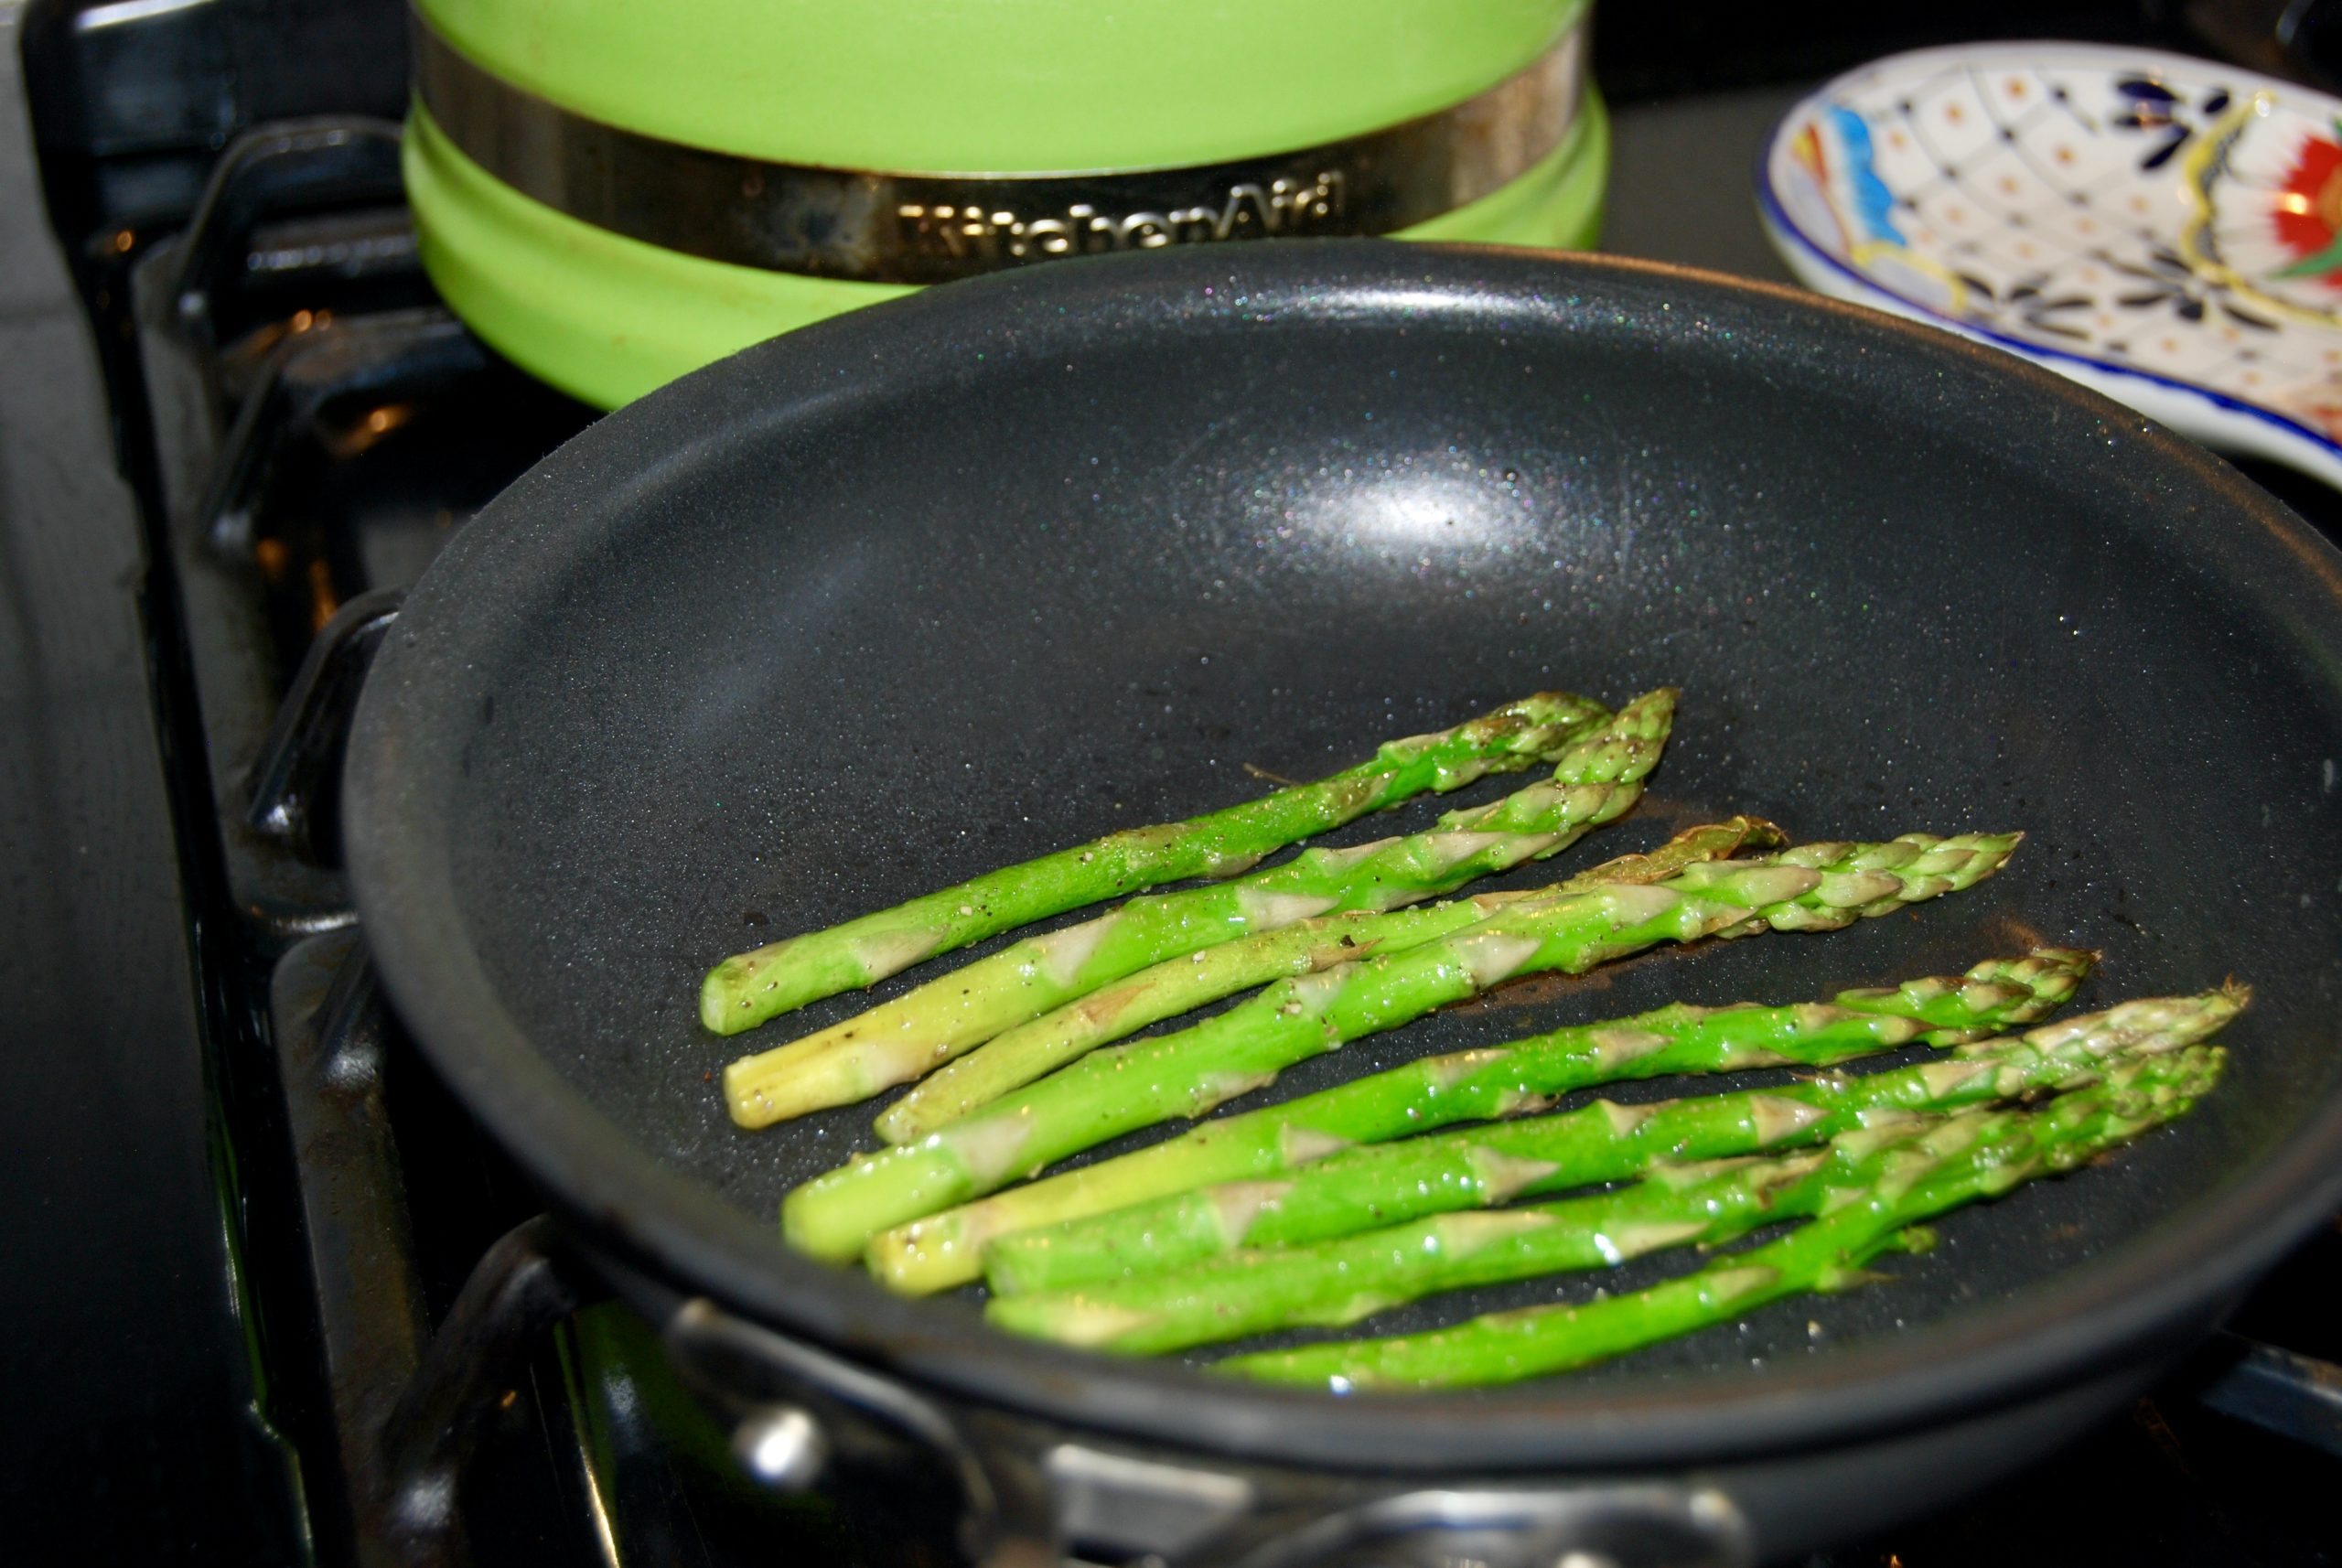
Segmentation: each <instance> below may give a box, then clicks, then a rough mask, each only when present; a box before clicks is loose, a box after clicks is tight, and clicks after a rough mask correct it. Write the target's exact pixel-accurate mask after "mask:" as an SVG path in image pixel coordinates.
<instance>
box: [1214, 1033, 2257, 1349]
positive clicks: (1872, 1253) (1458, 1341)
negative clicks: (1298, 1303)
mask: <svg viewBox="0 0 2342 1568" xmlns="http://www.w3.org/2000/svg"><path fill="white" fill-rule="evenodd" d="M2225 1056H2226V1053H2224V1052H2223V1051H2221V1050H2220V1049H2219V1048H2218V1047H2200V1048H2197V1049H2194V1050H2189V1051H2186V1052H2183V1053H2181V1054H2179V1055H2178V1056H2177V1057H2175V1058H2169V1059H2165V1060H2156V1059H2154V1058H2145V1059H2137V1060H2130V1061H2126V1062H2124V1063H2123V1064H2122V1065H2121V1066H2118V1067H2116V1068H2114V1069H2111V1070H2110V1071H2109V1072H2108V1074H2107V1076H2106V1080H2105V1081H2104V1083H2102V1084H2100V1085H2099V1086H2098V1087H2095V1088H2090V1089H2085V1090H2079V1091H2077V1092H2075V1093H2072V1094H2068V1095H2066V1096H2064V1097H2062V1098H2060V1099H2058V1100H2056V1101H2051V1102H2050V1104H2049V1105H2048V1106H2047V1108H2046V1109H2044V1110H2041V1111H2038V1112H2033V1113H2031V1114H2029V1115H2028V1114H2025V1113H2024V1112H1981V1113H1976V1114H1972V1115H1969V1116H1962V1117H1959V1118H1956V1119H1955V1120H1953V1121H1952V1122H1949V1123H1947V1124H1945V1125H1944V1126H1942V1127H1940V1128H1938V1129H1937V1130H1935V1131H1934V1132H1932V1133H1928V1134H1927V1135H1926V1136H1924V1137H1922V1138H1921V1139H1919V1140H1918V1143H1917V1144H1913V1145H1910V1146H1907V1147H1901V1148H1896V1149H1892V1150H1889V1151H1886V1152H1885V1153H1884V1154H1882V1155H1879V1156H1878V1158H1877V1160H1876V1162H1875V1166H1876V1168H1875V1171H1874V1172H1873V1173H1871V1176H1872V1179H1871V1180H1870V1181H1869V1183H1868V1184H1867V1185H1866V1186H1864V1187H1861V1188H1859V1189H1856V1190H1850V1191H1846V1192H1844V1193H1843V1194H1842V1201H1841V1203H1840V1204H1839V1206H1837V1207H1833V1208H1830V1210H1829V1212H1827V1213H1825V1214H1824V1215H1823V1216H1822V1217H1821V1218H1820V1219H1814V1220H1811V1221H1810V1222H1808V1223H1807V1224H1805V1225H1802V1226H1799V1228H1798V1229H1797V1230H1793V1231H1791V1232H1790V1233H1789V1234H1788V1235H1787V1236H1784V1237H1782V1238H1781V1239H1780V1240H1776V1241H1771V1242H1767V1244H1765V1245H1764V1246H1761V1247H1755V1248H1751V1249H1750V1250H1748V1251H1745V1252H1738V1253H1734V1254H1731V1255H1728V1256H1725V1257H1722V1258H1718V1259H1716V1260H1715V1261H1714V1262H1711V1263H1709V1264H1708V1265H1707V1266H1706V1267H1705V1268H1703V1269H1700V1270H1698V1271H1697V1272H1696V1273H1691V1274H1687V1275H1684V1276H1681V1277H1680V1278H1677V1279H1672V1280H1669V1281H1667V1282H1666V1283H1662V1284H1658V1285H1653V1286H1651V1287H1649V1289H1647V1290H1639V1291H1632V1292H1628V1293H1627V1294H1620V1295H1614V1296H1608V1297H1605V1298H1599V1299H1595V1300H1593V1301H1586V1302H1580V1303H1574V1304H1570V1305H1557V1306H1538V1307H1530V1308H1528V1309H1526V1310H1523V1311H1518V1312H1504V1313H1496V1314H1492V1315H1490V1316H1486V1317H1479V1318H1475V1319H1473V1320H1471V1321H1470V1322H1467V1323H1463V1324H1459V1325H1457V1326H1455V1327H1453V1328H1444V1329H1435V1330H1433V1331H1432V1332H1429V1333H1424V1334H1412V1335H1405V1336H1402V1337H1396V1338H1389V1339H1370V1340H1364V1341H1357V1342H1351V1343H1347V1344H1345V1343H1340V1342H1335V1343H1328V1344H1322V1345H1311V1346H1305V1347H1304V1348H1300V1349H1296V1350H1284V1351H1273V1352H1268V1353H1263V1354H1257V1355H1251V1356H1239V1357H1234V1358H1231V1359H1228V1360H1225V1361H1221V1362H1219V1364H1218V1365H1217V1366H1216V1367H1214V1370H1215V1371H1221V1372H1229V1373H1232V1374H1234V1375H1236V1376H1239V1377H1247V1378H1254V1379H1259V1380H1265V1381H1272V1382H1281V1383H1300V1384H1308V1385H1313V1386H1316V1387H1319V1388H1325V1389H1329V1390H1331V1391H1335V1392H1337V1393H1348V1392H1351V1391H1355V1390H1358V1389H1406V1388H1414V1389H1423V1388H1453V1387H1461V1386H1467V1385H1474V1384H1486V1383H1498V1382H1511V1381H1515V1380H1520V1379H1522V1378H1531V1377H1537V1376H1540V1375H1542V1374H1544V1373H1549V1372H1558V1371H1564V1370H1567V1369H1571V1368H1574V1367H1583V1366H1586V1365H1588V1364H1589V1363H1592V1362H1595V1361H1599V1360H1605V1359H1608V1358H1610V1357H1613V1356H1617V1355H1620V1354H1623V1353H1624V1352H1626V1351H1628V1350H1632V1349H1635V1348H1639V1347H1641V1346H1645V1345H1649V1344H1652V1343H1655V1342H1657V1341H1659V1340H1661V1339H1669V1338H1673V1337H1676V1336H1678V1335H1681V1334H1688V1333H1691V1332H1692V1330H1694V1329H1698V1328H1703V1327H1705V1326H1709V1325H1711V1324H1715V1323H1722V1322H1725V1321H1727V1320H1729V1319H1731V1318H1733V1317H1735V1316H1739V1315H1741V1314H1743V1313H1746V1312H1747V1311H1749V1310H1751V1309H1752V1308H1754V1307H1756V1306H1758V1305H1762V1304H1763V1303H1766V1302H1768V1301H1774V1300H1778V1298H1780V1297H1782V1296H1785V1295H1791V1294H1797V1293H1799V1292H1802V1291H1837V1290H1843V1289H1847V1288H1850V1287H1852V1286H1853V1285H1857V1284H1860V1283H1864V1281H1865V1280H1866V1279H1867V1278H1869V1277H1871V1276H1869V1275H1867V1274H1866V1273H1864V1264H1865V1263H1867V1262H1869V1261H1870V1260H1871V1259H1873V1258H1875V1257H1876V1256H1877V1255H1878V1254H1879V1253H1880V1252H1882V1251H1886V1250H1887V1249H1888V1248H1890V1247H1893V1246H1896V1245H1897V1244H1898V1243H1899V1244H1902V1245H1906V1246H1914V1247H1918V1246H1925V1245H1929V1244H1932V1240H1933V1239H1932V1237H1930V1236H1928V1235H1927V1234H1926V1233H1925V1232H1924V1231H1920V1232H1917V1233H1914V1232H1913V1231H1912V1230H1910V1229H1909V1228H1910V1227H1913V1226H1915V1225H1917V1223H1918V1221H1920V1220H1924V1219H1930V1218H1932V1217H1934V1216H1936V1215H1939V1214H1941V1213H1943V1212H1945V1211H1946V1210H1948V1209H1952V1208H1959V1207H1960V1206H1961V1205H1962V1204H1966V1203H1971V1202H1974V1201H1976V1200H1977V1199H1979V1198H1993V1197H2001V1196H2002V1195H2004V1194H2005V1193H2007V1192H2009V1191H2011V1190H2012V1189H2014V1187H2018V1186H2020V1185H2022V1184H2023V1183H2025V1182H2027V1181H2031V1180H2033V1179H2034V1178H2035V1177H2036V1176H2047V1175H2048V1174H2050V1173H2052V1172H2054V1171H2062V1170H2069V1169H2071V1168H2073V1167H2074V1166H2076V1165H2079V1164H2081V1163H2083V1162H2084V1161H2086V1160H2089V1159H2091V1158H2093V1157H2095V1156H2097V1155H2100V1154H2103V1153H2105V1152H2106V1151H2107V1150H2109V1149H2111V1148H2113V1147H2115V1146H2116V1145H2118V1144H2123V1143H2126V1142H2128V1141H2129V1140H2131V1139H2132V1138H2134V1137H2136V1136H2137V1135H2138V1134H2139V1133H2142V1132H2143V1131H2145V1130H2146V1129H2148V1128H2150V1127H2153V1126H2154V1125H2156V1124H2157V1123H2159V1122H2167V1121H2169V1120H2171V1119H2172V1118H2173V1117H2175V1116H2177V1115H2180V1114H2182V1113H2183V1112H2186V1110H2187V1109H2188V1108H2189V1107H2190V1106H2191V1105H2193V1104H2194V1103H2195V1101H2196V1100H2197V1098H2198V1097H2200V1096H2201V1095H2203V1094H2204V1093H2205V1092H2206V1091H2208V1090H2209V1089H2210V1088H2211V1087H2212V1085H2213V1084H2214V1083H2215V1082H2216V1081H2217V1080H2218V1076H2219V1072H2220V1069H2221V1066H2222V1064H2223V1062H2224V1060H2225Z"/></svg>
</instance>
